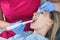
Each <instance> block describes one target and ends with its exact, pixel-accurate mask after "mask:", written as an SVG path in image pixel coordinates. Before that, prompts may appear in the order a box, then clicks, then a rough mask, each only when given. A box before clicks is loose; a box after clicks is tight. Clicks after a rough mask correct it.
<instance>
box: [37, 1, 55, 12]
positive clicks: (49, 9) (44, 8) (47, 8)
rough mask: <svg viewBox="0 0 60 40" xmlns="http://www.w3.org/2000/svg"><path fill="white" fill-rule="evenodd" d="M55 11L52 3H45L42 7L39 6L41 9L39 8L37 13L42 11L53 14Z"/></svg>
mask: <svg viewBox="0 0 60 40" xmlns="http://www.w3.org/2000/svg"><path fill="white" fill-rule="evenodd" d="M55 9H56V7H55V5H54V4H53V3H51V2H50V1H46V2H45V3H44V4H43V5H41V7H39V9H38V13H41V12H43V11H47V12H53V11H55Z"/></svg>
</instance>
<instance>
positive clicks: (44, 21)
mask: <svg viewBox="0 0 60 40" xmlns="http://www.w3.org/2000/svg"><path fill="white" fill-rule="evenodd" d="M33 19H37V21H35V22H33V23H32V24H31V26H30V27H31V28H32V29H41V28H44V27H50V26H52V24H53V20H52V19H51V18H50V13H43V14H40V15H35V16H33Z"/></svg>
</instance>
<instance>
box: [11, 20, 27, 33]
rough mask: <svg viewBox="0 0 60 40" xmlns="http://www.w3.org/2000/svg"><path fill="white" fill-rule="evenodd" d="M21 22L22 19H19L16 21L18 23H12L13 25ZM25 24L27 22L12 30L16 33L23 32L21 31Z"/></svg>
mask: <svg viewBox="0 0 60 40" xmlns="http://www.w3.org/2000/svg"><path fill="white" fill-rule="evenodd" d="M19 23H22V21H18V22H16V23H11V25H14V24H19ZM25 25H26V24H21V25H19V26H18V27H17V28H15V29H12V31H13V32H14V33H16V34H19V33H21V32H22V31H23V30H24V28H25Z"/></svg>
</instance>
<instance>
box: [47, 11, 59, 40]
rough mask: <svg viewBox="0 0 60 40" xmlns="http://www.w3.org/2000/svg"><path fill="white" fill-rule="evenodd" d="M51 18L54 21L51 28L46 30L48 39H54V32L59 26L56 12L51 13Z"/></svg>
mask: <svg viewBox="0 0 60 40" xmlns="http://www.w3.org/2000/svg"><path fill="white" fill-rule="evenodd" d="M51 18H52V20H53V21H54V24H53V25H52V28H51V29H50V30H49V31H48V33H47V34H48V35H47V36H48V38H49V40H55V37H56V33H57V31H58V29H59V28H60V14H59V13H58V12H53V13H51Z"/></svg>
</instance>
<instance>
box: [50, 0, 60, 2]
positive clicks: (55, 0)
mask: <svg viewBox="0 0 60 40" xmlns="http://www.w3.org/2000/svg"><path fill="white" fill-rule="evenodd" d="M49 1H51V2H60V0H49Z"/></svg>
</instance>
